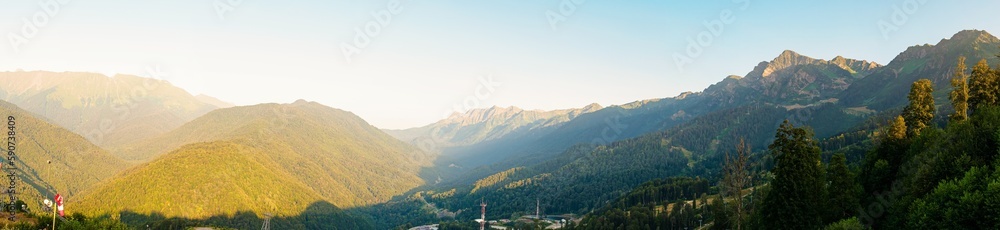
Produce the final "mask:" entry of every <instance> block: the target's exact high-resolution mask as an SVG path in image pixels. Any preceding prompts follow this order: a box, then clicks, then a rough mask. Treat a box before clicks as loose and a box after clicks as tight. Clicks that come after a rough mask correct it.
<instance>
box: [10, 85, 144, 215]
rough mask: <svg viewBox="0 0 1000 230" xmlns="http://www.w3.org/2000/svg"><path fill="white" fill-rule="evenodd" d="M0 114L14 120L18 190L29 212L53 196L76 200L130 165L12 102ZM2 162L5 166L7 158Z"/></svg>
mask: <svg viewBox="0 0 1000 230" xmlns="http://www.w3.org/2000/svg"><path fill="white" fill-rule="evenodd" d="M0 115H2V116H3V119H4V120H5V121H7V120H8V117H13V118H14V123H15V125H14V126H15V128H14V130H13V131H14V132H15V138H16V141H15V142H14V143H15V148H16V151H15V153H16V156H17V158H16V159H17V160H16V162H14V164H15V166H17V167H18V168H19V170H17V174H18V176H19V177H20V178H21V180H19V181H18V182H17V188H18V190H17V191H18V192H23V193H24V195H25V196H24V197H22V198H20V199H22V200H24V201H25V202H26V203H27V204H28V205H29V207H30V208H31V209H38V210H40V207H41V202H42V200H43V199H44V198H43V197H48V199H52V198H51V196H53V194H54V193H60V194H62V195H63V196H66V197H69V198H70V199H75V198H77V197H78V195H80V192H81V191H83V190H86V189H88V188H90V187H91V186H93V185H94V184H96V183H98V182H99V181H101V180H104V179H107V178H109V177H112V176H114V175H115V174H117V173H119V172H121V171H122V170H124V169H125V168H127V167H128V166H129V165H128V164H127V163H125V161H122V160H121V159H118V158H116V157H114V156H113V155H111V154H110V153H108V152H107V151H104V150H103V149H101V148H100V147H97V146H94V145H93V144H90V142H88V141H87V140H86V139H84V138H83V137H82V136H80V135H78V134H75V133H73V132H70V131H69V130H66V129H63V128H61V127H59V126H56V125H53V124H49V123H48V122H47V121H46V120H45V119H44V118H38V117H35V115H34V114H32V113H30V112H27V111H24V110H22V109H20V108H18V107H17V106H15V105H13V104H11V103H8V102H5V101H0ZM8 128H9V127H8ZM7 131H11V130H7ZM4 133H5V134H8V132H4ZM5 137H6V136H5ZM5 155H6V154H5ZM4 161H5V162H4V164H8V162H6V161H7V158H6V157H4Z"/></svg>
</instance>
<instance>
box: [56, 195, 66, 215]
mask: <svg viewBox="0 0 1000 230" xmlns="http://www.w3.org/2000/svg"><path fill="white" fill-rule="evenodd" d="M56 210H59V216H66V214H65V213H63V199H62V196H60V195H59V194H56Z"/></svg>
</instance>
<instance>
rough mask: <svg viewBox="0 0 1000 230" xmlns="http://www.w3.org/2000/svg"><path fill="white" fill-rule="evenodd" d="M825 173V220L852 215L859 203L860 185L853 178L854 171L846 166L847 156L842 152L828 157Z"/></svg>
mask: <svg viewBox="0 0 1000 230" xmlns="http://www.w3.org/2000/svg"><path fill="white" fill-rule="evenodd" d="M827 173H828V174H827V177H828V178H829V180H830V184H829V186H828V187H827V191H829V192H828V194H829V196H830V197H829V199H828V201H829V202H830V203H829V204H830V206H829V209H828V210H829V218H828V219H827V222H833V221H838V220H842V219H846V218H849V217H852V216H854V211H855V210H857V208H858V205H859V203H860V200H859V197H858V195H860V193H861V185H859V184H858V183H857V182H856V181H855V180H854V172H851V169H849V168H848V167H847V157H846V156H845V155H844V154H843V153H838V154H834V155H833V157H832V158H830V166H829V168H828V169H827Z"/></svg>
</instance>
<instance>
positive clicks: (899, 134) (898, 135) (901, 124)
mask: <svg viewBox="0 0 1000 230" xmlns="http://www.w3.org/2000/svg"><path fill="white" fill-rule="evenodd" d="M886 137H887V139H889V140H897V141H898V140H902V139H903V138H906V119H905V118H903V116H902V115H900V116H896V120H893V121H892V123H890V124H889V130H888V132H886Z"/></svg>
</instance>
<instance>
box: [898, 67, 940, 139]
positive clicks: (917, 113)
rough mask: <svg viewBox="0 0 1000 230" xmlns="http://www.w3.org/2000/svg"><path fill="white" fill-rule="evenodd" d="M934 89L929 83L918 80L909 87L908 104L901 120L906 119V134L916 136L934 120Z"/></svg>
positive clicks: (928, 81)
mask: <svg viewBox="0 0 1000 230" xmlns="http://www.w3.org/2000/svg"><path fill="white" fill-rule="evenodd" d="M931 93H934V88H933V86H931V81H930V80H927V79H920V80H917V81H916V82H913V85H912V86H911V87H910V95H908V96H906V98H908V99H910V104H909V105H907V106H906V108H903V118H904V119H906V127H907V128H909V129H908V130H907V134H909V135H910V136H916V135H919V134H920V131H921V130H923V129H924V128H927V126H929V125H930V123H931V119H934V110H935V109H934V95H931Z"/></svg>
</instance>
